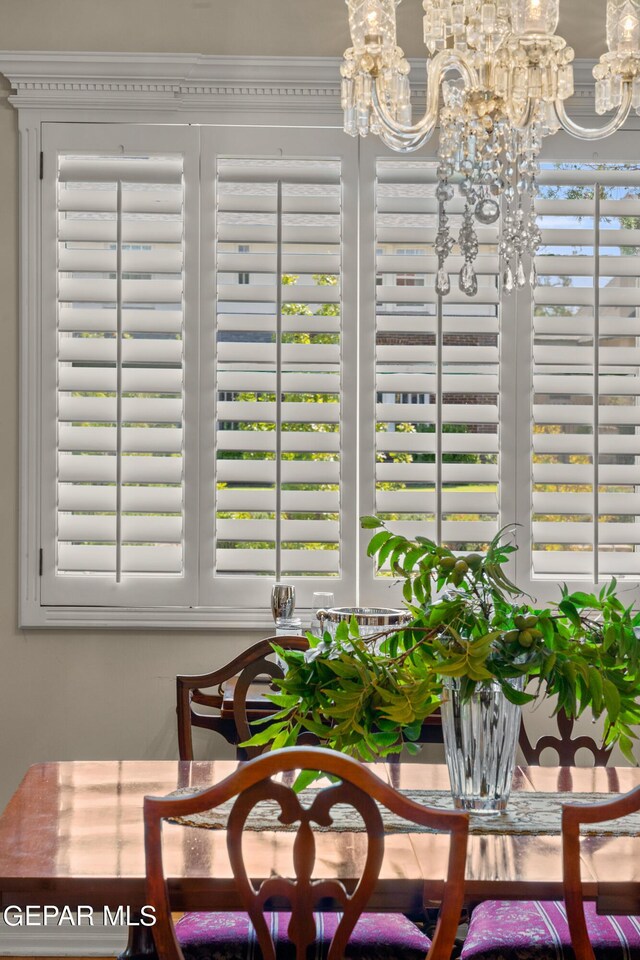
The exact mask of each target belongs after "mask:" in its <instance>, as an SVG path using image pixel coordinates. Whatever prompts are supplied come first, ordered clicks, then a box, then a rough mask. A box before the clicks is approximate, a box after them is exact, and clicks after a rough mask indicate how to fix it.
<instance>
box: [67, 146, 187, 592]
mask: <svg viewBox="0 0 640 960" xmlns="http://www.w3.org/2000/svg"><path fill="white" fill-rule="evenodd" d="M57 191H58V193H57V203H58V214H57V240H58V311H57V322H58V363H57V386H58V405H57V471H58V485H57V507H58V519H57V562H56V573H57V574H62V575H64V574H72V573H73V574H100V575H102V576H105V575H106V576H113V578H114V580H115V581H116V582H119V581H120V578H121V576H122V575H126V574H146V575H152V574H158V573H161V574H164V575H167V574H175V575H180V574H182V572H183V563H184V556H183V234H184V230H183V227H184V222H183V220H184V218H183V160H182V158H181V157H171V156H140V157H126V156H113V155H112V156H110V155H108V154H107V155H104V156H102V155H96V156H90V155H74V154H71V153H66V154H65V153H63V154H61V155H59V158H58V186H57Z"/></svg>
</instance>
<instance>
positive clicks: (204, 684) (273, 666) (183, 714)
mask: <svg viewBox="0 0 640 960" xmlns="http://www.w3.org/2000/svg"><path fill="white" fill-rule="evenodd" d="M273 643H277V644H279V646H281V647H282V648H283V649H285V650H302V651H304V650H307V649H308V647H309V641H308V640H307V639H306V637H267V638H266V639H265V640H260V641H258V643H254V644H253V646H251V647H249V648H248V649H247V650H245V651H243V653H241V654H239V655H238V656H237V657H236V658H235V659H234V660H231V661H230V663H227V664H226V665H225V666H224V667H220V668H219V669H218V670H214V671H212V672H211V673H205V674H202V675H201V676H180V677H176V694H177V714H178V749H179V753H180V759H181V760H193V759H194V757H193V727H202V728H204V729H205V730H213V731H215V732H216V733H219V734H221V735H222V736H224V737H225V739H228V740H229V741H230V742H233V743H236V744H238V743H242V742H243V741H244V740H248V739H249V738H250V737H251V736H252V733H253V732H255V728H253V730H252V728H251V726H250V721H251V718H250V716H249V710H248V704H247V698H248V694H249V689H250V686H251V684H252V683H253V682H254V681H255V680H256V679H257V678H258V677H271V678H272V679H275V678H277V677H282V669H281V668H280V667H279V666H278V664H277V663H274V662H273V660H268V659H267V657H269V656H270V655H273V649H272V646H271V645H272V644H273ZM229 681H235V686H234V688H233V712H232V713H233V715H232V717H231V718H224V717H223V716H222V708H223V701H224V689H223V686H224V684H225V683H227V682H229ZM207 690H209V691H212V692H208V693H207V692H206V691H207ZM194 704H195V705H200V706H205V707H209V708H213V709H214V710H216V711H217V712H216V713H203V712H202V711H198V710H196V709H194ZM265 707H266V715H268V713H269V712H274V713H275V711H276V707H275V706H274V707H273V711H271V710H269V705H268V704H265ZM264 749H265V748H264V747H248V748H243V749H242V751H238V752H239V756H240V758H241V759H250V758H251V757H253V756H257V755H258V754H259V753H260V752H261V751H262V750H264Z"/></svg>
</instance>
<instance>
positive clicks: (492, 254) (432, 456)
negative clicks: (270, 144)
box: [375, 158, 499, 550]
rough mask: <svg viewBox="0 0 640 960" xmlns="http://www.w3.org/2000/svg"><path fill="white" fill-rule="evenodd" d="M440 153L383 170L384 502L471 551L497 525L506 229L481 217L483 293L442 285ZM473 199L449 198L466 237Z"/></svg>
mask: <svg viewBox="0 0 640 960" xmlns="http://www.w3.org/2000/svg"><path fill="white" fill-rule="evenodd" d="M436 183H437V164H436V163H435V161H401V160H398V159H397V158H396V159H392V160H391V159H379V160H378V161H377V171H376V195H375V232H376V284H377V286H376V345H375V364H376V383H375V391H376V450H375V454H376V467H375V509H376V512H377V513H378V515H380V516H381V517H383V518H385V519H387V520H390V521H393V523H392V526H393V529H394V530H397V531H398V532H400V533H404V534H406V535H408V536H416V535H417V534H421V535H423V536H427V537H430V538H433V539H435V540H437V541H439V542H442V543H445V544H447V545H448V546H450V547H451V548H453V549H456V550H458V549H459V550H465V549H472V548H474V547H477V546H481V545H483V544H485V543H487V542H488V541H489V540H491V539H492V538H493V537H494V536H495V534H496V532H497V530H498V509H499V507H498V466H499V464H498V444H499V432H498V415H499V407H498V395H499V379H498V360H499V356H498V351H499V306H498V284H497V267H498V265H497V246H496V245H497V229H496V228H495V227H493V226H491V227H481V226H480V225H479V224H478V225H477V226H478V231H477V232H478V239H479V243H480V253H479V256H478V259H477V261H476V270H477V273H478V281H479V283H478V292H477V294H476V295H475V296H474V297H471V298H469V297H467V296H466V295H465V294H463V293H461V292H460V289H459V285H458V273H459V271H460V269H461V267H462V265H463V263H464V260H463V258H462V257H461V256H460V255H459V249H458V246H457V245H456V247H455V248H454V251H453V256H452V257H451V258H450V259H449V261H448V267H449V269H450V271H451V292H450V294H449V295H448V296H446V297H445V298H444V299H443V301H442V304H441V309H440V308H439V302H438V296H437V294H436V292H435V275H436V271H437V257H436V252H435V239H436V233H437V229H438V207H439V205H438V201H437V199H436ZM463 210H464V206H463V201H461V200H460V199H459V198H457V197H456V199H454V200H453V201H450V202H449V203H448V204H447V212H448V215H449V219H450V224H451V229H452V232H453V236H454V237H455V238H457V236H458V233H459V229H460V225H461V220H462V216H461V214H462V212H463Z"/></svg>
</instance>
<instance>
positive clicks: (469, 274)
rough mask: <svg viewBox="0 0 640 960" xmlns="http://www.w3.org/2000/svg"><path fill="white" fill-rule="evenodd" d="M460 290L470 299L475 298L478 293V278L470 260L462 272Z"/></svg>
mask: <svg viewBox="0 0 640 960" xmlns="http://www.w3.org/2000/svg"><path fill="white" fill-rule="evenodd" d="M460 289H461V291H462V292H463V293H466V295H467V296H468V297H473V296H475V295H476V293H477V292H478V277H477V276H476V272H475V270H474V269H473V264H472V263H470V262H469V261H468V260H467V262H466V263H465V265H464V267H463V268H462V270H461V271H460Z"/></svg>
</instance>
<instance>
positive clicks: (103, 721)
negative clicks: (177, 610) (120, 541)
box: [0, 0, 603, 806]
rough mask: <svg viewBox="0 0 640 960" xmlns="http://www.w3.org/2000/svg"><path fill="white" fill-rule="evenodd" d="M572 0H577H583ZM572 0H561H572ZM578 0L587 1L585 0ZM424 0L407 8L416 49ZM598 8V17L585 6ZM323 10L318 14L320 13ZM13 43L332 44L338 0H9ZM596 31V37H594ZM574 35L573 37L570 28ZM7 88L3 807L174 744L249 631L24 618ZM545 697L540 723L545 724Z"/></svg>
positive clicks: (168, 48) (1, 122)
mask: <svg viewBox="0 0 640 960" xmlns="http://www.w3.org/2000/svg"><path fill="white" fill-rule="evenodd" d="M574 2H575V0H574ZM567 5H568V4H567V3H566V0H565V7H566V6H567ZM576 6H577V3H576ZM602 7H603V4H602V3H601V0H583V2H582V3H581V9H582V10H583V20H582V23H586V24H587V25H588V26H587V27H586V28H585V31H586V32H585V35H584V44H583V46H582V48H581V49H580V50H579V53H580V54H581V55H582V56H588V55H589V54H592V55H596V54H597V53H598V52H599V49H600V48H599V46H598V47H597V48H596V49H594V50H592V49H591V47H590V46H589V44H591V46H593V42H592V41H598V44H599V43H600V42H601V41H600V40H599V38H600V37H601V36H602V26H603V25H602V20H603V14H602ZM419 8H420V4H419V3H418V2H417V0H406V2H405V4H403V6H402V7H401V8H400V10H401V14H402V21H401V23H402V25H403V27H404V31H405V32H404V33H403V38H402V39H405V38H406V39H408V38H409V36H413V38H414V39H413V41H412V44H409V45H407V49H408V51H409V52H410V53H411V54H414V55H420V53H421V50H420V45H419V41H418V39H416V38H417V37H419V33H420V16H419V13H420V10H419ZM586 8H588V10H589V11H590V12H592V13H593V16H590V15H589V14H588V13H587V9H586ZM318 9H321V11H322V16H320V17H317V19H316V20H314V21H312V14H313V13H314V11H317V10H318ZM0 23H1V24H2V39H1V40H0V45H1V46H2V48H3V49H4V50H54V49H58V50H113V51H125V50H126V51H141V52H144V51H148V52H176V53H179V52H198V53H204V54H232V53H237V54H266V55H269V54H272V55H307V56H315V55H336V54H339V53H341V52H342V50H343V49H344V47H345V46H347V42H348V35H347V29H346V22H345V7H344V3H343V2H342V0H108V2H105V0H0ZM587 33H588V34H589V36H587ZM572 39H574V37H572ZM7 91H8V85H7V84H6V82H5V83H4V86H2V87H0V217H1V222H2V231H1V233H0V244H1V245H2V247H1V255H0V290H2V297H1V298H0V330H2V350H1V351H0V410H1V411H2V418H1V420H0V441H1V449H2V450H3V451H4V462H3V464H2V467H1V470H0V484H1V491H2V496H1V497H0V530H1V531H2V537H1V539H0V558H1V563H0V569H1V576H0V657H1V659H0V663H1V664H2V672H1V674H0V770H2V782H1V783H0V806H1V805H4V803H5V801H6V800H7V799H8V797H9V796H10V794H11V792H12V791H13V789H14V788H15V786H16V784H17V782H18V780H19V779H20V777H21V776H22V775H23V773H24V771H25V770H26V768H27V766H28V765H29V764H30V763H33V762H35V761H38V760H47V759H82V758H94V759H99V758H116V757H117V758H140V757H155V758H161V757H166V758H171V757H175V756H176V755H177V743H176V737H175V732H174V730H175V714H174V692H173V684H174V677H175V675H176V673H178V672H184V673H189V672H194V673H197V672H200V671H201V670H205V669H212V668H214V667H216V666H218V665H220V664H222V663H223V662H225V661H226V660H228V659H229V657H230V656H231V655H232V654H233V653H235V652H237V651H239V650H240V649H242V648H243V647H244V646H246V645H247V644H248V643H249V641H250V640H251V639H252V637H251V636H250V635H248V634H240V633H238V634H234V635H232V636H230V635H229V634H227V635H226V636H220V635H218V636H215V635H210V634H204V633H195V632H181V633H178V632H176V633H173V634H167V633H158V634H152V633H149V632H144V633H140V632H126V631H111V632H104V633H91V634H87V633H85V632H83V631H75V632H72V631H62V632H61V631H46V632H45V631H36V630H23V631H20V630H18V628H17V626H16V624H17V595H18V586H17V545H18V526H17V502H18V475H17V466H16V464H17V447H18V410H17V396H18V385H17V368H18V311H17V302H18V299H17V297H18V293H17V277H18V262H17V254H18V223H17V190H18V179H17V154H18V136H17V115H16V113H15V111H14V110H13V108H12V107H11V106H10V105H9V104H8V103H7V102H6V95H7ZM549 712H550V711H549V710H548V709H547V705H544V707H543V708H542V709H540V710H539V711H538V712H537V714H536V716H535V726H536V727H542V726H545V725H546V724H547V721H546V718H547V717H548V714H549Z"/></svg>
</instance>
